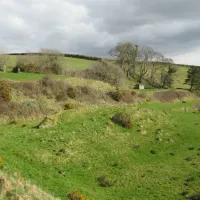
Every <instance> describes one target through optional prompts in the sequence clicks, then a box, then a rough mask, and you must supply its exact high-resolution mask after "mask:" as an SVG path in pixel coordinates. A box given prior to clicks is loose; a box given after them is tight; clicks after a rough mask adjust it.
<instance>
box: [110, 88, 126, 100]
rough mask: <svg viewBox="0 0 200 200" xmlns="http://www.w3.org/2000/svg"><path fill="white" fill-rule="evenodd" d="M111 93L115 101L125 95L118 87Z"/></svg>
mask: <svg viewBox="0 0 200 200" xmlns="http://www.w3.org/2000/svg"><path fill="white" fill-rule="evenodd" d="M109 94H110V96H111V98H112V99H113V100H115V101H120V100H121V99H122V97H123V94H122V92H121V91H120V90H119V88H116V90H115V91H111V92H110V93H109Z"/></svg>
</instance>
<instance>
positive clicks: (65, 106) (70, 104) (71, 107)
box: [64, 103, 74, 110]
mask: <svg viewBox="0 0 200 200" xmlns="http://www.w3.org/2000/svg"><path fill="white" fill-rule="evenodd" d="M73 108H74V106H73V104H72V103H66V104H65V105H64V109H65V110H70V109H73Z"/></svg>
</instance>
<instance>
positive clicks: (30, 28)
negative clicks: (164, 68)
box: [0, 0, 200, 56]
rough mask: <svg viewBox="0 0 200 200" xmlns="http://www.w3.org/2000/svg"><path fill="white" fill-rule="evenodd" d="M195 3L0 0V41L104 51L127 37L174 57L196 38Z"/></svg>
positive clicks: (16, 46)
mask: <svg viewBox="0 0 200 200" xmlns="http://www.w3.org/2000/svg"><path fill="white" fill-rule="evenodd" d="M2 2H3V3H2ZM199 7H200V1H199V0H167V1H166V0H153V1H151V0H109V1H107V0H101V1H99V0H51V1H49V0H43V1H39V0H34V1H33V0H2V1H0V30H1V31H0V39H1V40H0V46H6V45H7V47H8V49H9V51H24V50H25V49H29V50H32V51H36V50H38V49H40V48H56V49H58V50H61V51H62V52H66V53H81V54H87V55H94V56H108V54H107V52H108V51H109V49H110V48H111V47H113V46H114V45H115V44H116V43H117V42H120V41H131V42H133V43H137V44H141V45H148V46H152V47H154V48H156V49H157V50H159V51H161V52H163V53H165V54H167V55H169V56H176V55H180V54H184V53H187V52H192V51H193V50H194V49H196V48H197V47H198V45H199V43H200V35H199V33H200V15H199V10H198V9H199Z"/></svg>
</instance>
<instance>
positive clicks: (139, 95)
mask: <svg viewBox="0 0 200 200" xmlns="http://www.w3.org/2000/svg"><path fill="white" fill-rule="evenodd" d="M138 97H139V98H142V99H146V98H147V95H146V94H145V93H144V92H140V93H139V94H138Z"/></svg>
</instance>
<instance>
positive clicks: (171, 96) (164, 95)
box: [153, 91, 190, 102]
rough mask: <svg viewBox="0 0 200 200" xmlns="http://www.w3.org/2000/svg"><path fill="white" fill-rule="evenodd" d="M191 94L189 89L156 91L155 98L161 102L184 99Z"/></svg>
mask: <svg viewBox="0 0 200 200" xmlns="http://www.w3.org/2000/svg"><path fill="white" fill-rule="evenodd" d="M188 96H190V93H189V92H187V91H161V92H154V94H153V98H154V99H156V100H158V101H161V102H173V101H175V100H183V99H184V98H186V97H188Z"/></svg>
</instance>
